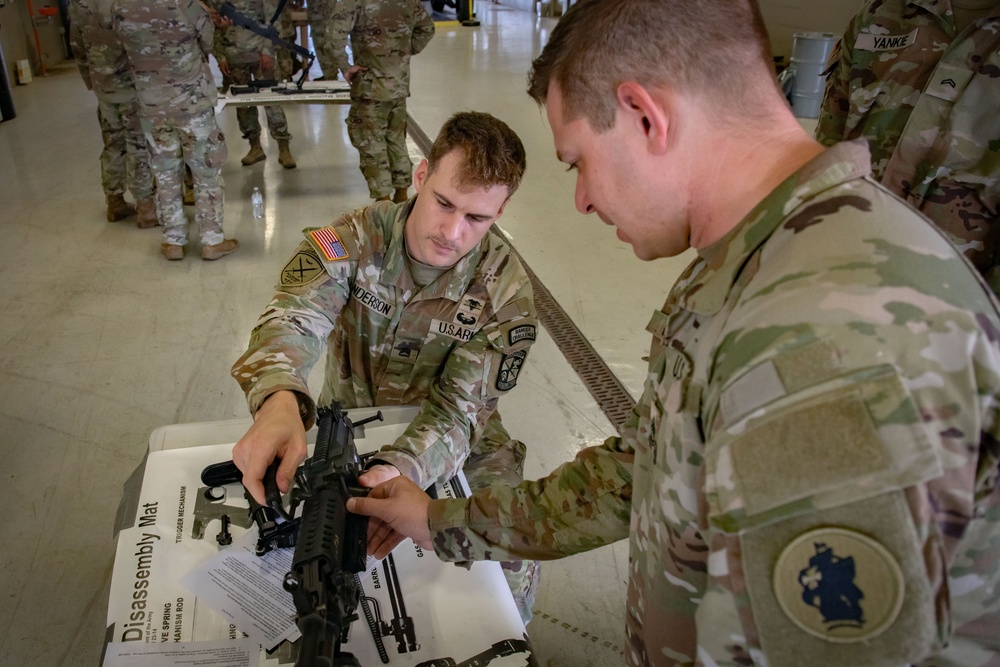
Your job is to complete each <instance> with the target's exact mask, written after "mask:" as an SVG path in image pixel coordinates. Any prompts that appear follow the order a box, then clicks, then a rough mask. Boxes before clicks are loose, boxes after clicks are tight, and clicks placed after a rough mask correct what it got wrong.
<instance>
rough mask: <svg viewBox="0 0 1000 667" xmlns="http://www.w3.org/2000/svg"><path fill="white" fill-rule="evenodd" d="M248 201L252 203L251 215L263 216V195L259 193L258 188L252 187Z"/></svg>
mask: <svg viewBox="0 0 1000 667" xmlns="http://www.w3.org/2000/svg"><path fill="white" fill-rule="evenodd" d="M250 203H251V204H252V205H253V217H255V218H263V217H264V195H262V194H261V193H260V188H258V187H254V189H253V194H252V195H250Z"/></svg>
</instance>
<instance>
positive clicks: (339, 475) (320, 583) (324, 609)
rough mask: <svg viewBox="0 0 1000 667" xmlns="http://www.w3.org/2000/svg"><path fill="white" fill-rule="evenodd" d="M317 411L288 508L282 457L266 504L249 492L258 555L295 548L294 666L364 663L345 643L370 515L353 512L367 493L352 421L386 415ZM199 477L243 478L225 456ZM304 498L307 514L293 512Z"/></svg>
mask: <svg viewBox="0 0 1000 667" xmlns="http://www.w3.org/2000/svg"><path fill="white" fill-rule="evenodd" d="M317 418H318V431H317V434H316V447H315V449H314V450H313V455H312V456H311V457H309V458H308V459H306V461H305V462H304V463H303V464H302V466H301V467H300V468H299V469H298V470H297V471H296V473H295V488H294V489H293V491H292V499H291V507H290V509H289V510H288V511H285V509H284V507H283V506H282V501H281V494H280V492H279V491H278V485H277V481H276V474H277V470H278V463H279V461H277V460H275V462H274V463H272V464H271V466H270V467H269V468H268V469H267V472H266V473H265V475H264V489H265V494H266V496H267V505H260V504H259V503H257V502H256V501H255V500H254V499H253V497H252V496H251V495H250V494H249V493H248V492H247V493H245V495H246V496H247V500H248V501H249V502H250V513H251V516H252V517H253V518H254V522H255V523H256V524H257V528H258V531H259V533H258V538H257V553H258V555H263V554H264V553H267V552H268V551H270V550H271V549H273V548H275V547H291V546H294V547H295V553H294V555H293V556H292V570H291V572H289V573H288V574H286V575H285V580H284V582H283V585H284V588H285V590H286V591H288V592H289V593H290V594H291V596H292V602H293V603H294V604H295V612H296V614H297V617H296V624H297V625H298V626H299V631H300V632H301V633H302V639H301V640H300V641H299V643H298V659H297V660H296V662H295V665H296V667H313V666H318V667H360V665H359V663H358V661H357V659H356V658H355V657H354V656H353V655H352V654H350V653H345V652H342V651H341V650H340V644H341V643H343V642H345V641H346V640H347V631H348V629H349V628H350V624H351V623H352V622H353V621H355V620H356V619H357V618H358V615H357V608H358V601H359V598H360V595H361V587H360V585H359V583H358V577H357V576H356V575H357V573H358V572H363V571H364V570H365V563H366V555H367V541H368V517H364V516H361V515H359V514H352V513H350V512H348V511H347V499H348V498H350V497H352V496H362V495H366V494H367V493H368V491H367V489H365V488H363V487H361V486H360V485H359V484H358V475H360V474H361V473H362V472H363V466H362V463H361V459H360V457H359V456H358V450H357V447H356V446H355V444H354V428H355V426H362V425H364V424H367V423H368V422H370V421H374V420H379V421H381V420H382V413H381V412H379V413H377V414H376V415H374V416H373V417H369V418H368V419H363V420H361V421H359V422H358V423H357V424H353V423H352V422H351V420H350V419H349V418H348V416H347V414H346V413H345V412H344V411H343V410H342V409H341V408H340V404H339V403H337V402H334V403H333V405H332V406H331V407H329V408H320V410H319V412H318V414H317ZM201 477H202V483H204V484H205V485H206V486H220V485H222V484H227V483H231V482H236V481H239V480H240V479H241V473H240V472H239V470H238V469H237V468H236V466H235V464H233V462H232V461H226V462H224V463H218V464H214V465H211V466H208V467H207V468H205V470H203V471H202V473H201ZM300 502H303V506H302V515H301V516H300V517H299V518H294V515H295V510H296V508H297V506H298V504H299V503H300Z"/></svg>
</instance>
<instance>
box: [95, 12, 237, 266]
mask: <svg viewBox="0 0 1000 667" xmlns="http://www.w3.org/2000/svg"><path fill="white" fill-rule="evenodd" d="M112 14H113V16H114V27H115V31H116V32H117V33H118V36H119V37H120V38H121V40H122V44H124V46H125V52H126V53H127V54H128V59H129V64H130V66H131V67H132V72H133V75H134V77H135V86H136V89H137V91H138V93H139V108H140V110H141V112H142V129H143V131H144V132H145V133H146V140H147V142H148V143H149V148H150V157H151V160H152V167H153V174H154V175H155V176H156V183H157V190H156V199H157V202H158V204H159V213H160V222H161V223H162V224H163V243H162V245H161V246H160V250H161V251H162V252H163V255H164V257H166V258H167V259H169V260H178V259H182V258H183V257H184V248H185V246H186V245H187V240H188V230H187V220H186V218H185V217H184V210H183V203H182V196H181V178H182V177H181V173H182V170H181V164H182V162H183V163H186V164H187V165H188V166H189V167H191V173H192V175H193V176H194V193H195V220H196V221H197V223H198V228H199V230H200V233H201V244H202V248H201V256H202V259H218V258H220V257H222V256H224V255H228V254H229V253H231V252H235V251H236V248H237V247H238V246H239V243H238V242H237V241H236V239H227V238H225V236H224V235H223V233H222V203H223V198H222V189H223V188H222V165H223V163H224V162H225V161H226V155H227V153H226V141H225V138H224V137H223V135H222V130H220V129H219V126H218V124H217V123H216V122H215V102H216V98H217V95H216V90H215V82H214V81H213V80H212V73H211V71H210V70H209V68H208V54H209V53H211V51H212V35H213V27H212V22H211V20H210V19H209V16H208V12H207V11H206V10H205V8H204V7H202V6H201V5H200V4H199V3H198V2H197V1H196V0H163V1H162V2H156V3H149V2H146V1H145V0H114V3H113V5H112Z"/></svg>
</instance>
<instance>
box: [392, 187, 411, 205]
mask: <svg viewBox="0 0 1000 667" xmlns="http://www.w3.org/2000/svg"><path fill="white" fill-rule="evenodd" d="M409 198H410V195H409V193H408V192H407V188H396V193H395V194H393V195H392V201H393V202H395V203H397V204H402V203H403V202H404V201H406V200H407V199H409Z"/></svg>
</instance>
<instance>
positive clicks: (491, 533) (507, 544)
mask: <svg viewBox="0 0 1000 667" xmlns="http://www.w3.org/2000/svg"><path fill="white" fill-rule="evenodd" d="M636 423H637V413H636V412H635V411H633V413H632V416H631V417H630V419H629V421H628V423H627V424H626V425H625V428H624V430H623V436H622V437H617V436H616V437H611V438H608V439H607V440H605V441H604V443H602V444H601V445H598V446H595V447H587V448H586V449H583V450H581V451H580V452H579V453H578V454H577V455H576V458H575V459H574V460H573V461H570V462H568V463H564V464H563V465H562V466H560V467H559V468H557V469H556V470H554V471H553V472H552V473H550V474H549V475H548V477H545V478H543V479H540V480H535V481H525V482H522V483H521V484H520V485H518V486H517V487H513V488H511V487H507V486H502V485H494V486H491V487H489V488H488V489H484V490H482V491H479V492H477V493H475V494H474V495H473V496H472V497H470V498H464V499H447V500H434V501H432V502H431V505H430V509H429V517H428V525H429V527H430V531H431V537H432V539H433V540H434V551H435V552H436V553H437V555H438V557H439V558H441V559H442V560H446V561H467V560H499V561H506V560H552V559H555V558H562V557H564V556H570V555H572V554H576V553H580V552H583V551H589V550H591V549H596V548H598V547H601V546H605V545H607V544H611V543H612V542H616V541H618V540H622V539H625V538H627V537H628V534H629V516H630V512H631V507H632V462H633V458H634V455H633V449H632V447H631V445H630V442H631V440H630V438H632V437H633V436H634V432H635V425H636Z"/></svg>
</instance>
